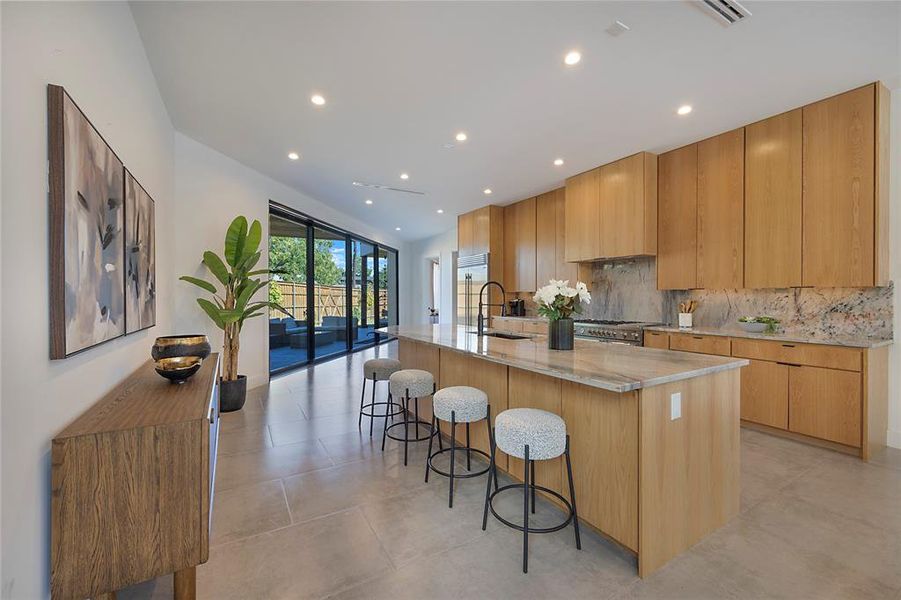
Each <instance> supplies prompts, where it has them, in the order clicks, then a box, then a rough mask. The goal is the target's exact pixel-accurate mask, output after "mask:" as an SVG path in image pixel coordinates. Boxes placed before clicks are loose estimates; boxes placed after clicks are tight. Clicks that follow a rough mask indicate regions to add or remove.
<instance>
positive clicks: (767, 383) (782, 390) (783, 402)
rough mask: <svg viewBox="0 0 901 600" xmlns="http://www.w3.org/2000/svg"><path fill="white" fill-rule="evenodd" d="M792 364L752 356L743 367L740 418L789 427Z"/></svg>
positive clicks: (772, 425)
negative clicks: (789, 372) (789, 389)
mask: <svg viewBox="0 0 901 600" xmlns="http://www.w3.org/2000/svg"><path fill="white" fill-rule="evenodd" d="M790 368H791V367H789V366H787V365H782V364H779V363H774V362H767V361H763V360H752V361H751V364H750V365H748V366H747V367H745V368H744V369H742V371H741V418H742V420H744V421H752V422H754V423H760V424H762V425H769V426H770V427H777V428H779V429H788V371H789V369H790Z"/></svg>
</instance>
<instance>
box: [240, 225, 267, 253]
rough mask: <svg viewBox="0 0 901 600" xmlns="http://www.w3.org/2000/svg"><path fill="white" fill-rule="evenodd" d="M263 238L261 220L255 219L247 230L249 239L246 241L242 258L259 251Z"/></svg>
mask: <svg viewBox="0 0 901 600" xmlns="http://www.w3.org/2000/svg"><path fill="white" fill-rule="evenodd" d="M261 239H263V226H262V225H260V222H259V221H257V220H254V222H253V223H252V224H251V225H250V229H249V230H248V232H247V240H246V241H245V242H244V250H243V254H242V258H247V257H248V256H250V255H252V254H253V253H254V252H256V251H257V248H259V247H260V240H261Z"/></svg>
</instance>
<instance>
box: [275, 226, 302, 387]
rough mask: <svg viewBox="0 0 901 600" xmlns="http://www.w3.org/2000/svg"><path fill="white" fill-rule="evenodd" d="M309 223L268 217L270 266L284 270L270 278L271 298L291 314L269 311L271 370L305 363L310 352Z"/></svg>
mask: <svg viewBox="0 0 901 600" xmlns="http://www.w3.org/2000/svg"><path fill="white" fill-rule="evenodd" d="M306 235H307V226H306V225H302V224H298V223H295V222H293V221H289V220H287V219H283V218H281V217H278V216H276V215H270V217H269V268H270V269H272V270H274V271H282V273H280V274H274V275H272V277H271V278H270V279H271V281H272V283H270V284H269V300H270V301H271V302H278V303H279V304H280V305H281V306H283V307H284V308H285V310H287V311H288V313H290V315H291V316H290V317H288V316H287V315H285V314H284V313H282V312H281V311H278V310H274V309H270V311H269V371H270V372H275V371H281V370H284V369H287V368H291V367H296V366H299V365H303V364H305V363H307V362H308V361H309V359H310V358H311V357H310V355H309V352H308V351H307V333H306V332H307V326H306V319H307V285H306V284H307V240H306Z"/></svg>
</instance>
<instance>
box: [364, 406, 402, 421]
mask: <svg viewBox="0 0 901 600" xmlns="http://www.w3.org/2000/svg"><path fill="white" fill-rule="evenodd" d="M386 405H390V406H396V407H397V410H395V411H394V412H390V413H388V414H387V415H385V414H381V415H375V414H372V407H374V406H386ZM367 408H368V409H370V410H369V412H366V409H367ZM360 414H361V415H363V416H364V417H371V418H374V419H383V418H385V417H397V416H400V415H402V414H404V407H403V406H402V405H400V404H398V403H397V402H369V403H367V404H364V405H362V406H361V407H360Z"/></svg>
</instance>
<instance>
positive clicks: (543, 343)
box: [383, 325, 748, 392]
mask: <svg viewBox="0 0 901 600" xmlns="http://www.w3.org/2000/svg"><path fill="white" fill-rule="evenodd" d="M383 331H387V333H389V334H391V335H395V336H397V337H399V338H402V339H409V340H413V341H417V342H423V343H426V344H432V345H435V346H439V347H441V348H449V349H451V350H457V351H460V352H468V353H470V354H473V355H476V356H479V357H481V358H483V359H485V360H489V361H492V362H496V363H500V364H503V365H507V366H510V367H516V368H518V369H524V370H526V371H533V372H536V373H542V374H544V375H549V376H551V377H559V378H560V379H566V380H568V381H574V382H576V383H581V384H583V385H589V386H592V387H597V388H601V389H605V390H609V391H612V392H629V391H632V390H637V389H641V388H646V387H652V386H655V385H661V384H664V383H670V382H673V381H680V380H683V379H691V378H693V377H700V376H702V375H709V374H711V373H717V372H719V371H726V370H730V369H738V368H741V367H744V366H746V365H748V361H747V360H745V359H739V358H728V357H722V356H710V355H706V354H693V353H690V352H675V351H672V350H657V349H655V348H642V347H640V346H627V345H623V344H607V343H603V342H598V341H594V340H580V339H576V341H575V349H574V350H572V351H564V350H548V347H547V338H546V337H545V336H543V335H531V336H528V337H526V339H521V340H509V339H504V338H495V337H489V336H483V337H479V336H477V335H476V334H474V333H469V330H467V329H465V328H463V327H457V326H454V325H403V326H392V327H388V328H387V329H385V330H383ZM489 331H490V330H489Z"/></svg>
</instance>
